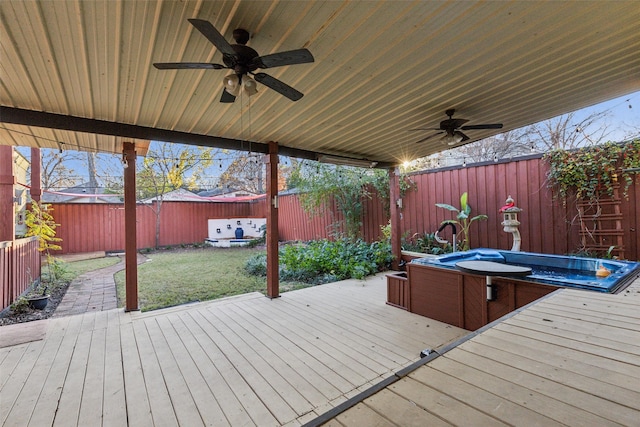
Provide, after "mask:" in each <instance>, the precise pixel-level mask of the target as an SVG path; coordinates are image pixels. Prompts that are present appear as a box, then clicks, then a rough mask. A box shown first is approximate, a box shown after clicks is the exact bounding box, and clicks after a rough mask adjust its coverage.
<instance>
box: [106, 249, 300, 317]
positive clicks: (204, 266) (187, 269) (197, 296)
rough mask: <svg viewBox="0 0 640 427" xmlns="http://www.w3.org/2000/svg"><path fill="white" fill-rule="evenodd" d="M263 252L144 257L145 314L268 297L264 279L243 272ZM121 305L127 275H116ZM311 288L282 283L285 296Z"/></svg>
mask: <svg viewBox="0 0 640 427" xmlns="http://www.w3.org/2000/svg"><path fill="white" fill-rule="evenodd" d="M256 253H264V249H256V248H252V249H249V248H201V249H176V250H170V251H160V252H152V253H149V254H145V256H146V257H147V258H148V259H149V261H147V262H145V263H143V264H140V265H138V296H139V304H140V309H141V310H142V311H148V310H155V309H158V308H162V307H170V306H174V305H179V304H185V303H188V302H193V301H206V300H212V299H216V298H221V297H226V296H231V295H239V294H244V293H248V292H256V291H257V292H262V293H265V292H266V289H267V284H266V279H265V278H264V277H255V276H251V275H249V274H247V273H246V272H245V271H244V265H245V262H246V261H247V259H248V258H249V257H251V256H252V255H254V254H256ZM115 277H116V284H117V289H118V304H119V306H121V307H122V306H124V301H125V289H124V281H125V272H124V271H120V272H118V273H116V276H115ZM306 286H309V285H307V284H303V283H281V284H280V290H281V291H282V292H284V291H287V290H293V289H300V288H302V287H306Z"/></svg>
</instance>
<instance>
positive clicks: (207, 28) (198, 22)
mask: <svg viewBox="0 0 640 427" xmlns="http://www.w3.org/2000/svg"><path fill="white" fill-rule="evenodd" d="M189 22H191V25H193V26H194V27H196V29H197V30H198V31H200V32H201V33H202V35H203V36H205V37H206V38H207V39H208V40H209V41H210V42H211V43H213V45H214V46H215V47H216V48H218V50H219V51H220V52H222V53H223V54H225V55H231V56H236V51H235V50H233V47H231V45H230V44H229V42H228V41H227V40H226V39H225V38H224V36H223V35H222V34H220V32H219V31H218V30H217V29H216V27H214V26H213V24H211V22H209V21H205V20H204V19H189Z"/></svg>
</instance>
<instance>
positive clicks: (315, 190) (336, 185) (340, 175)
mask: <svg viewBox="0 0 640 427" xmlns="http://www.w3.org/2000/svg"><path fill="white" fill-rule="evenodd" d="M384 181H387V186H386V190H385V187H384ZM288 184H289V186H290V187H295V188H299V189H300V201H301V203H302V207H303V209H304V210H305V211H306V212H309V213H311V214H321V213H324V212H325V211H326V210H327V209H328V208H329V207H330V206H331V205H330V204H331V203H332V202H334V203H335V205H336V208H337V210H338V211H339V212H340V213H342V216H343V218H344V219H343V221H342V225H343V228H342V229H343V230H344V235H345V236H346V237H347V238H349V239H351V240H354V241H355V240H356V239H357V238H358V236H359V234H360V227H361V226H362V215H363V208H364V205H363V201H364V200H365V199H367V198H371V196H372V194H371V190H372V189H373V188H376V189H377V190H378V193H379V194H380V196H381V198H382V199H384V197H386V200H387V201H386V205H388V198H389V191H388V188H389V187H388V177H387V174H386V172H385V171H383V170H372V169H363V168H354V167H349V166H334V165H327V164H323V163H318V162H302V163H301V164H300V165H299V167H298V168H297V169H296V170H295V171H293V172H292V174H291V176H290V177H289V181H288ZM329 211H331V210H330V209H329ZM334 224H335V225H336V227H335V228H336V229H338V228H339V227H337V226H339V225H340V224H339V222H338V221H336V222H335V223H334Z"/></svg>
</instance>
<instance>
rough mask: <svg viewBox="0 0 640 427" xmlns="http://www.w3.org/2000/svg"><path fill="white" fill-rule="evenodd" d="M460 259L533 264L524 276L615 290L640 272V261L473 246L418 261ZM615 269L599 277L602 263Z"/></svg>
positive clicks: (452, 262) (447, 263) (437, 263)
mask: <svg viewBox="0 0 640 427" xmlns="http://www.w3.org/2000/svg"><path fill="white" fill-rule="evenodd" d="M460 261H493V262H500V263H504V264H510V265H518V266H522V267H529V268H531V274H530V275H528V276H525V277H520V278H519V279H520V280H526V281H529V282H536V283H546V284H550V285H555V286H562V287H568V288H580V289H588V290H591V291H597V292H607V293H615V292H617V291H619V290H620V289H622V288H623V287H625V286H627V285H628V284H629V283H631V281H633V280H634V279H635V278H636V277H638V276H639V275H640V263H638V262H629V261H618V260H604V259H598V258H583V257H572V256H562V255H548V254H538V253H533V252H512V251H500V250H495V249H473V250H470V251H464V252H454V253H451V254H446V255H441V256H438V257H430V258H420V259H414V260H413V261H411V262H412V263H415V264H423V265H429V266H431V267H442V268H447V269H455V268H456V263H457V262H460ZM601 266H602V267H605V268H606V269H607V270H609V271H611V274H610V275H609V276H607V277H604V278H600V277H596V271H597V270H598V268H600V267H601Z"/></svg>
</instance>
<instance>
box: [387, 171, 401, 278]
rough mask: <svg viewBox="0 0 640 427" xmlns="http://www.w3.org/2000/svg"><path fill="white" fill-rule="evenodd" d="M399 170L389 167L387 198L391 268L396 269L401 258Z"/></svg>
mask: <svg viewBox="0 0 640 427" xmlns="http://www.w3.org/2000/svg"><path fill="white" fill-rule="evenodd" d="M399 175H400V171H399V170H398V168H395V169H393V168H390V169H389V200H390V203H389V205H390V211H391V212H390V221H391V255H393V262H392V263H391V268H393V269H394V270H398V269H399V268H400V267H399V263H400V261H401V260H402V243H401V235H400V220H401V219H402V199H401V198H400V183H399Z"/></svg>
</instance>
